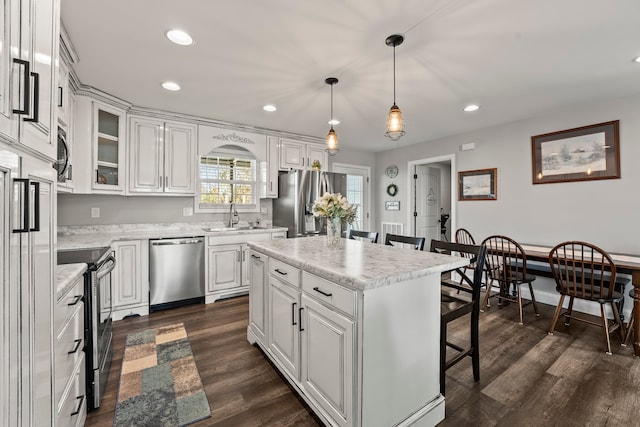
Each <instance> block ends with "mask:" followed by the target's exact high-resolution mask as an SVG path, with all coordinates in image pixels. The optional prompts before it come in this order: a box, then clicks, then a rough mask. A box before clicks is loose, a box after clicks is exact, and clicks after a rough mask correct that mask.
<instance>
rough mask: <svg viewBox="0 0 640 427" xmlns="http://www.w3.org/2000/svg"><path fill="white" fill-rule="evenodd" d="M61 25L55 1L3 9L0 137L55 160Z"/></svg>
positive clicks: (26, 1) (27, 0)
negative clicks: (57, 79)
mask: <svg viewBox="0 0 640 427" xmlns="http://www.w3.org/2000/svg"><path fill="white" fill-rule="evenodd" d="M58 21H59V2H58V1H57V0H3V1H1V3H0V43H1V46H0V134H1V135H2V137H4V139H6V140H9V141H10V142H14V143H18V144H20V145H23V146H25V147H27V148H28V149H29V150H32V151H34V152H37V153H40V154H43V155H44V156H46V157H49V158H50V159H52V160H53V159H55V157H56V146H55V139H56V138H55V136H56V132H53V131H52V127H54V126H55V115H56V111H55V108H52V100H53V99H55V98H54V96H55V88H56V87H57V85H56V84H55V80H54V79H55V61H56V58H57V52H58V37H59V23H58Z"/></svg>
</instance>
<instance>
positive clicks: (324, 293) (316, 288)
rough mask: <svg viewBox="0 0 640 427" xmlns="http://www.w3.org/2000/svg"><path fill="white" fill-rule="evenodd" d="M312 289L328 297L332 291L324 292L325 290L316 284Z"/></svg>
mask: <svg viewBox="0 0 640 427" xmlns="http://www.w3.org/2000/svg"><path fill="white" fill-rule="evenodd" d="M313 290H314V291H316V292H317V293H319V294H322V295H324V296H325V297H330V296H332V295H333V294H332V293H326V292H324V291H322V290H320V288H318V287H317V286H316V287H315V288H313Z"/></svg>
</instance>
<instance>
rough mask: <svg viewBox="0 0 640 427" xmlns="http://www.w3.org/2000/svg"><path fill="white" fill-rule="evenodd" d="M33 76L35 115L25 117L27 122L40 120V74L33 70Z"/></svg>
mask: <svg viewBox="0 0 640 427" xmlns="http://www.w3.org/2000/svg"><path fill="white" fill-rule="evenodd" d="M30 74H31V76H32V77H33V115H32V117H31V118H30V119H28V118H26V117H25V118H24V119H22V120H24V121H25V122H36V123H37V122H38V114H39V112H40V108H39V107H40V106H39V104H40V74H38V73H34V72H31V73H30Z"/></svg>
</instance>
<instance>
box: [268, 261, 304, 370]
mask: <svg viewBox="0 0 640 427" xmlns="http://www.w3.org/2000/svg"><path fill="white" fill-rule="evenodd" d="M269 261H270V262H272V261H274V260H273V259H270V260H269ZM270 269H271V268H270ZM267 301H268V311H267V312H268V316H269V326H268V329H269V335H268V336H269V341H268V342H269V351H270V352H271V354H272V355H273V357H274V358H275V360H276V363H278V364H279V365H280V366H281V367H282V369H284V370H285V371H286V372H287V373H288V374H289V375H290V376H291V378H293V379H294V380H295V381H299V379H300V332H301V331H302V326H301V324H300V290H299V289H297V288H294V287H293V286H290V284H286V282H284V281H283V280H282V279H280V278H278V277H275V276H274V275H273V273H271V274H270V275H269V297H268V299H267Z"/></svg>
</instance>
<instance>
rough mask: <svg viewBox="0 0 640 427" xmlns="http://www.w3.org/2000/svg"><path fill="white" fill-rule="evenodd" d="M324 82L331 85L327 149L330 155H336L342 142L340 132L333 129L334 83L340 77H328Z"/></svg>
mask: <svg viewBox="0 0 640 427" xmlns="http://www.w3.org/2000/svg"><path fill="white" fill-rule="evenodd" d="M324 82H325V83H326V84H328V85H330V86H331V121H330V123H331V128H330V129H329V133H327V143H326V147H327V148H326V149H325V151H326V152H327V153H329V155H331V156H335V155H336V153H337V152H338V150H339V149H340V143H339V142H338V134H337V133H336V131H335V130H333V85H334V84H336V83H338V79H337V78H335V77H327V78H326V79H325V81H324Z"/></svg>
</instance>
